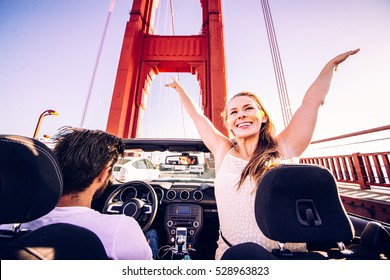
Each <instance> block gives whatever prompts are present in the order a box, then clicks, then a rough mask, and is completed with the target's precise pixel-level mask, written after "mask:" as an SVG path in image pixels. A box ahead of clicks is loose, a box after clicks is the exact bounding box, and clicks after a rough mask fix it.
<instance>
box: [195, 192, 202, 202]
mask: <svg viewBox="0 0 390 280" xmlns="http://www.w3.org/2000/svg"><path fill="white" fill-rule="evenodd" d="M194 199H195V200H196V201H200V200H202V199H203V193H202V191H200V190H197V191H194Z"/></svg>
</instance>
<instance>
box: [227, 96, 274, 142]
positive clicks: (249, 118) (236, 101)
mask: <svg viewBox="0 0 390 280" xmlns="http://www.w3.org/2000/svg"><path fill="white" fill-rule="evenodd" d="M226 113H227V120H226V123H227V126H228V129H229V130H230V131H231V132H232V133H233V134H234V135H235V136H236V137H237V138H245V137H248V136H253V135H255V134H256V133H259V132H260V128H261V125H262V123H263V122H265V121H266V117H265V116H264V111H263V110H262V109H261V108H260V106H259V104H257V102H256V101H255V100H254V99H253V98H251V97H249V96H237V97H234V98H233V99H232V100H230V102H229V103H228V106H227V112H226Z"/></svg>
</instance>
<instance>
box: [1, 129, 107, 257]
mask: <svg viewBox="0 0 390 280" xmlns="http://www.w3.org/2000/svg"><path fill="white" fill-rule="evenodd" d="M62 188H63V180H62V174H61V170H60V167H59V164H58V162H57V160H56V158H55V156H54V154H53V153H52V151H51V150H50V149H49V148H48V147H47V146H46V145H45V144H43V143H41V142H40V141H38V140H36V139H31V138H28V137H23V136H14V135H0V224H13V223H17V224H18V223H23V222H29V221H32V220H35V219H37V218H39V217H41V216H43V215H45V214H47V213H49V212H50V211H51V210H52V209H53V208H54V207H55V206H56V204H57V203H58V201H59V199H60V197H61V194H62ZM5 233H6V234H5ZM0 234H1V236H2V237H1V238H0V244H1V245H0V246H1V247H0V259H11V260H18V259H28V260H32V259H44V260H48V259H50V260H80V259H90V260H95V259H108V257H107V255H106V252H105V249H104V247H103V244H102V242H101V241H100V239H99V238H98V237H97V236H96V234H94V233H93V232H92V231H90V230H88V229H85V228H82V227H79V226H76V225H70V224H63V223H61V224H60V223H59V224H51V225H47V226H44V227H41V228H39V229H37V230H34V231H30V232H13V231H7V232H6V231H2V232H0Z"/></svg>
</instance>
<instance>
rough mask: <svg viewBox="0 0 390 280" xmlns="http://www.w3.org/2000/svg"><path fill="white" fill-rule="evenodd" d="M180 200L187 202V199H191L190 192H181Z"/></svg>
mask: <svg viewBox="0 0 390 280" xmlns="http://www.w3.org/2000/svg"><path fill="white" fill-rule="evenodd" d="M180 198H181V200H187V199H189V198H190V193H189V191H187V190H184V191H181V192H180Z"/></svg>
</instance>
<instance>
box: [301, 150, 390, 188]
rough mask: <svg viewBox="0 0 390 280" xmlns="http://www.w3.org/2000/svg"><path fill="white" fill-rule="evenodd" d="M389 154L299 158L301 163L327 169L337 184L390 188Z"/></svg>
mask: <svg viewBox="0 0 390 280" xmlns="http://www.w3.org/2000/svg"><path fill="white" fill-rule="evenodd" d="M389 161H390V152H382V153H367V154H361V153H354V154H352V155H339V156H324V157H311V158H301V159H300V162H301V163H306V164H317V165H321V166H324V167H326V168H328V169H329V170H330V171H331V172H332V173H333V175H334V176H335V178H336V180H337V181H338V182H344V183H354V184H358V185H359V186H360V188H361V189H370V188H371V186H380V187H389V188H390V179H389V178H390V164H389Z"/></svg>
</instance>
